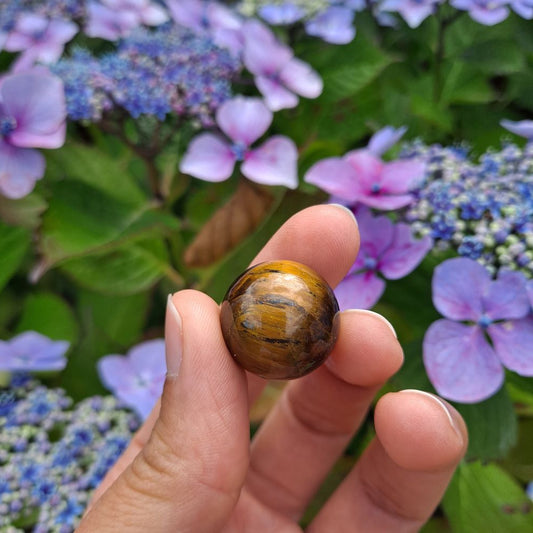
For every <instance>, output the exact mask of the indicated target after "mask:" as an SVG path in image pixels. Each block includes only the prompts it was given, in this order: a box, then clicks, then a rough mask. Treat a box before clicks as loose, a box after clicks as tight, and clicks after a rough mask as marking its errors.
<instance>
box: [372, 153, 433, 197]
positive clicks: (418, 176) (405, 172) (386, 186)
mask: <svg viewBox="0 0 533 533" xmlns="http://www.w3.org/2000/svg"><path fill="white" fill-rule="evenodd" d="M425 172H426V165H425V163H424V162H422V161H417V160H416V159H406V160H401V161H392V163H386V164H385V165H384V166H383V172H382V173H381V188H382V190H383V192H385V193H388V194H405V193H406V192H408V191H410V190H412V189H413V188H414V187H415V186H416V185H418V184H419V183H420V182H421V181H422V180H423V179H424V175H425Z"/></svg>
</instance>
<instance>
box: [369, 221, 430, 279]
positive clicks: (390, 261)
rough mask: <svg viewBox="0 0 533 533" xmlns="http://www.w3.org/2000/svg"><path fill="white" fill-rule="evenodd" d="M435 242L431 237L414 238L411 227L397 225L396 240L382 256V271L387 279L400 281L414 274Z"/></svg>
mask: <svg viewBox="0 0 533 533" xmlns="http://www.w3.org/2000/svg"><path fill="white" fill-rule="evenodd" d="M432 245H433V242H432V240H431V238H430V237H429V236H427V235H426V236H425V237H423V238H422V239H415V238H414V237H413V234H412V231H411V227H410V226H409V225H407V224H401V223H400V224H396V226H395V233H394V240H393V242H392V244H391V246H390V247H389V248H388V249H387V250H386V251H385V253H384V254H383V255H382V256H381V261H380V271H381V273H382V274H383V275H384V276H385V277H386V278H387V279H400V278H403V277H404V276H407V274H409V273H410V272H412V271H413V270H414V269H415V268H416V267H417V266H418V265H419V264H420V263H421V262H422V260H423V259H424V257H426V255H427V253H428V252H429V250H431V247H432Z"/></svg>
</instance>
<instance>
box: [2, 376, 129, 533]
mask: <svg viewBox="0 0 533 533" xmlns="http://www.w3.org/2000/svg"><path fill="white" fill-rule="evenodd" d="M138 426H139V419H138V418H137V417H136V416H135V415H134V414H132V413H131V412H129V411H128V410H126V409H125V408H124V406H123V405H122V404H120V402H118V401H117V400H116V399H115V398H113V397H98V396H97V397H91V398H87V399H85V400H83V401H82V402H80V403H78V404H76V405H74V404H73V402H72V400H71V399H70V398H69V397H68V396H67V395H66V394H65V392H64V391H63V390H61V389H49V388H47V387H45V386H44V385H42V384H40V383H39V382H38V381H36V380H34V379H31V378H29V377H28V376H27V375H24V374H14V375H13V378H12V381H11V383H10V385H9V386H8V387H7V388H3V389H0V427H1V428H2V431H0V531H23V530H26V528H28V527H30V526H31V527H32V531H34V532H37V533H48V532H51V533H52V532H61V533H68V532H71V531H73V530H74V529H75V527H76V525H77V523H78V522H79V520H80V518H81V515H82V514H83V511H84V509H85V507H86V505H87V503H88V499H89V497H90V494H91V492H92V490H93V489H94V488H95V487H97V486H98V484H99V483H100V482H101V480H102V479H103V477H104V476H105V474H106V472H107V471H108V470H109V468H110V467H111V466H112V465H113V464H114V463H115V461H116V460H117V459H118V457H119V456H120V454H121V453H122V452H123V450H124V449H125V448H126V446H127V444H128V443H129V441H130V439H131V436H132V434H133V432H134V431H135V430H136V429H137V428H138Z"/></svg>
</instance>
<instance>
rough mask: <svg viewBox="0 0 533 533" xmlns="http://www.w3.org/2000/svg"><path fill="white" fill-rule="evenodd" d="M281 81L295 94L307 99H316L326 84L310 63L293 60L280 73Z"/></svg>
mask: <svg viewBox="0 0 533 533" xmlns="http://www.w3.org/2000/svg"><path fill="white" fill-rule="evenodd" d="M279 79H280V80H281V81H282V82H283V83H284V84H285V85H286V86H287V87H288V88H289V89H290V90H291V91H293V92H295V93H297V94H299V95H301V96H305V97H306V98H316V97H317V96H319V95H320V93H321V92H322V89H323V88H324V84H323V83H322V78H321V77H320V76H319V75H318V73H317V72H316V71H315V70H313V69H312V68H311V66H310V65H309V64H308V63H305V62H304V61H300V60H299V59H296V58H294V57H293V58H292V59H291V60H290V61H289V62H288V63H287V64H286V65H285V66H284V67H283V68H282V69H281V72H280V73H279Z"/></svg>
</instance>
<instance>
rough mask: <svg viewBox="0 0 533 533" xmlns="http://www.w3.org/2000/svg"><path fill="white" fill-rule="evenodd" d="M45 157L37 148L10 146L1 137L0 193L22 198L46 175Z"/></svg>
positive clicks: (9, 196) (8, 196)
mask: <svg viewBox="0 0 533 533" xmlns="http://www.w3.org/2000/svg"><path fill="white" fill-rule="evenodd" d="M44 168H45V159H44V157H43V155H42V154H41V153H40V152H38V151H37V150H32V149H29V148H17V147H15V146H10V145H9V144H7V143H5V142H4V141H2V140H1V139H0V193H1V194H3V195H4V196H6V197H7V198H13V199H16V198H22V197H24V196H26V195H27V194H29V193H30V192H31V191H32V190H33V188H34V187H35V182H36V181H37V180H39V179H41V178H42V177H43V175H44Z"/></svg>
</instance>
